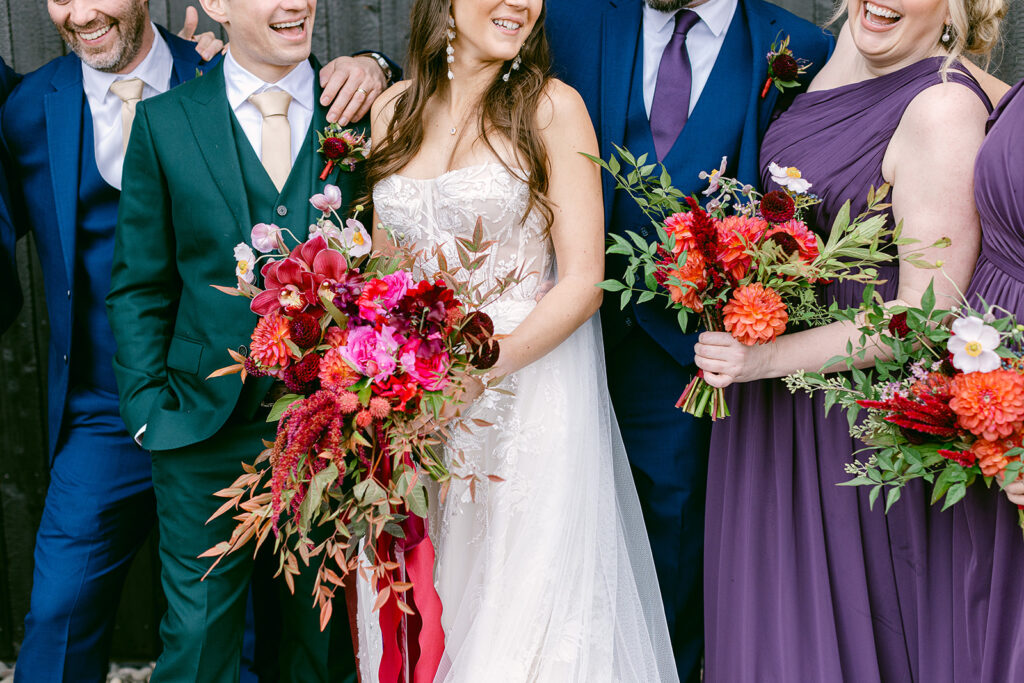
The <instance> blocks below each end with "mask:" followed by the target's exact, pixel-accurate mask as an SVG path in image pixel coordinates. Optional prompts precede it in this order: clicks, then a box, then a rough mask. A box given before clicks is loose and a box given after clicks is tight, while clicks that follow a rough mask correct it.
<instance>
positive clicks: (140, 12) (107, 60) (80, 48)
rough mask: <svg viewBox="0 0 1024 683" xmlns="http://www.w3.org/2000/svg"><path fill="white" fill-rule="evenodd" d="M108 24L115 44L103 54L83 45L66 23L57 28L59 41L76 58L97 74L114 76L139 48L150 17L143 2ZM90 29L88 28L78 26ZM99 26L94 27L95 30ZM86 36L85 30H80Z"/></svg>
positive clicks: (86, 27) (126, 10) (137, 3)
mask: <svg viewBox="0 0 1024 683" xmlns="http://www.w3.org/2000/svg"><path fill="white" fill-rule="evenodd" d="M108 18H109V19H112V20H113V21H112V22H111V24H112V25H111V28H110V30H111V31H114V30H116V31H117V42H116V43H115V44H114V46H113V47H112V48H110V49H108V50H105V51H103V52H99V53H97V52H94V51H91V50H90V49H89V47H88V46H86V45H83V44H82V41H81V39H80V38H79V37H78V33H77V32H76V30H74V29H73V28H72V27H71V26H69V25H68V23H65V24H64V25H63V26H58V27H57V30H58V31H59V32H60V35H61V38H63V39H64V42H65V43H67V44H68V46H69V47H70V48H71V49H72V50H73V51H74V53H75V54H76V55H78V57H79V59H81V60H82V61H83V62H85V63H86V64H88V65H89V66H91V67H92V68H94V69H96V70H98V71H107V72H110V73H116V72H118V71H121V70H122V69H124V68H125V67H126V66H128V65H129V64H131V63H132V61H133V60H134V59H135V57H136V56H137V55H138V54H139V50H140V49H142V41H143V36H144V35H145V32H146V22H147V21H149V18H148V16H147V13H146V5H145V3H143V2H134V1H133V2H130V3H128V5H127V7H126V9H125V13H124V16H122V17H118V18H114V17H108ZM81 28H84V29H89V28H91V27H89V26H85V27H81ZM98 28H99V26H97V27H96V29H93V30H97V29H98ZM82 32H83V33H89V31H88V30H85V31H82Z"/></svg>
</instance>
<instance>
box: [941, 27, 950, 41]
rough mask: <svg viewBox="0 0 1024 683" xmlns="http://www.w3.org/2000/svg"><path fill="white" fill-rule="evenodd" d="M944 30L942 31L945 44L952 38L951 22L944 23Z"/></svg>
mask: <svg viewBox="0 0 1024 683" xmlns="http://www.w3.org/2000/svg"><path fill="white" fill-rule="evenodd" d="M942 31H943V32H942V42H943V43H944V44H945V43H948V42H949V41H950V39H951V38H952V36H950V35H949V24H946V25H944V26H943V27H942Z"/></svg>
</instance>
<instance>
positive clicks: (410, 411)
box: [204, 186, 511, 657]
mask: <svg viewBox="0 0 1024 683" xmlns="http://www.w3.org/2000/svg"><path fill="white" fill-rule="evenodd" d="M311 202H312V203H313V205H314V206H316V207H317V208H319V209H321V210H322V211H323V212H324V213H323V217H322V218H321V219H320V220H319V221H318V223H317V225H316V226H315V229H314V230H312V232H311V234H310V237H309V239H307V240H305V241H300V240H298V239H296V238H294V236H291V234H290V233H288V232H287V231H286V230H282V229H279V228H277V227H276V226H273V225H265V224H260V225H256V226H255V227H254V228H253V230H252V245H253V246H254V247H255V248H256V249H257V250H259V251H261V252H265V255H264V256H261V257H259V258H258V259H257V257H256V256H255V253H254V252H253V251H252V249H251V248H249V247H248V246H247V245H245V244H240V245H239V246H238V247H236V248H235V256H236V259H237V261H238V268H237V271H236V272H237V274H238V282H237V285H236V286H235V287H231V288H229V287H218V289H220V290H221V291H224V292H225V293H227V294H231V295H235V296H245V297H249V298H251V299H252V302H251V304H250V308H251V309H252V311H253V312H255V313H256V314H257V315H258V316H259V321H258V323H257V324H256V327H255V329H254V330H253V332H252V336H251V340H250V344H249V348H248V351H247V352H245V349H242V351H243V352H241V353H240V352H235V351H229V353H231V355H232V357H233V358H234V360H235V361H236V364H235V365H232V366H230V367H227V368H224V369H222V370H219V371H217V372H215V373H214V374H213V375H211V376H221V375H227V374H232V373H240V374H241V376H242V379H243V381H244V380H245V378H246V377H247V376H248V377H256V378H260V377H269V378H273V379H274V383H273V384H274V388H273V389H271V395H273V396H276V401H275V402H274V403H273V407H272V408H271V409H270V414H269V416H268V418H267V419H268V421H276V422H277V437H276V439H275V440H274V441H273V443H265V449H264V450H263V452H262V453H261V454H260V455H259V457H258V458H256V461H255V463H254V464H253V465H249V464H244V465H243V470H244V471H243V472H242V473H241V474H240V476H239V477H238V479H237V480H236V481H235V482H234V483H233V484H232V485H231V486H230V487H228V488H226V489H224V490H222V491H219V492H217V493H216V494H215V495H217V496H219V497H221V498H226V499H227V500H226V502H225V503H224V504H223V505H222V506H221V508H220V509H219V510H218V511H217V512H216V513H215V514H214V515H213V517H217V516H219V515H223V514H228V513H231V514H235V517H234V519H235V520H236V521H237V525H236V527H235V529H234V531H233V533H232V535H231V538H230V539H227V540H225V541H223V542H221V543H219V544H217V545H216V546H215V547H213V548H211V549H210V550H208V551H207V552H206V553H204V556H208V557H214V558H217V560H218V561H219V559H220V558H221V557H223V556H224V555H226V554H228V553H231V552H234V551H236V550H238V549H239V548H240V547H242V546H243V545H245V544H246V543H247V542H248V541H250V540H252V539H255V541H256V548H257V549H258V548H259V547H260V545H262V544H263V543H264V542H265V541H266V540H267V539H268V538H269V537H270V536H271V534H273V537H274V544H275V550H276V552H277V554H278V556H279V558H280V569H279V572H280V573H282V574H283V575H284V579H285V581H286V582H287V584H288V586H289V588H290V589H292V590H294V576H295V575H296V574H298V573H299V562H300V561H301V562H302V563H303V564H304V565H307V566H308V565H309V564H310V563H317V564H318V572H317V577H316V589H315V590H316V596H315V597H316V600H317V604H318V605H319V608H320V615H321V626H322V627H323V626H325V625H326V623H327V622H328V620H329V619H330V617H331V613H332V607H331V606H332V599H333V597H334V595H335V590H336V588H338V587H343V586H344V583H345V579H346V578H347V576H348V575H349V574H351V573H352V572H355V571H360V572H368V574H369V579H370V581H371V583H372V584H373V586H374V587H375V589H376V591H377V595H378V599H377V603H376V606H375V609H378V610H380V613H381V617H380V618H381V625H382V629H383V632H384V634H385V640H386V641H387V638H388V634H390V635H391V636H394V637H395V638H397V636H396V634H397V631H398V629H399V628H401V622H402V618H401V615H402V613H405V614H414V610H413V608H412V607H411V606H410V602H411V601H410V600H409V596H411V597H412V602H414V603H415V605H416V609H417V610H418V611H419V615H418V622H417V623H420V624H422V626H421V628H422V629H423V630H424V632H426V630H427V629H434V631H433V632H432V633H431V634H429V636H428V639H429V638H439V639H442V640H441V641H440V642H443V636H442V635H441V630H440V603H439V600H438V597H437V594H436V592H435V591H434V587H433V560H434V549H433V546H432V544H431V542H430V539H429V536H428V535H427V530H426V525H425V520H424V517H425V516H426V515H427V509H428V497H427V489H426V488H425V487H424V476H429V477H430V478H431V479H434V480H436V481H438V482H444V481H446V479H447V478H448V476H449V475H448V472H447V470H446V468H445V466H444V464H443V463H442V462H441V461H440V460H439V459H438V458H437V457H436V456H435V452H434V449H435V447H436V446H437V445H438V441H437V436H436V435H429V434H427V431H428V430H427V429H425V428H424V424H425V423H428V424H429V423H430V422H431V421H432V420H435V419H437V418H438V417H439V416H441V415H442V413H443V412H444V411H445V409H446V407H450V406H454V405H457V404H458V402H459V398H458V397H459V394H460V391H461V387H462V386H463V384H464V382H465V380H466V378H467V377H468V376H470V375H471V374H474V373H476V374H479V372H480V371H483V370H485V369H487V368H490V367H491V366H492V365H493V364H494V363H495V361H496V360H497V357H498V353H499V347H498V344H497V341H496V340H495V338H494V334H493V324H492V322H491V320H490V318H489V317H488V316H487V314H486V313H484V312H482V311H481V310H480V307H481V306H482V305H484V303H486V302H487V301H488V300H489V299H490V298H492V297H494V296H496V295H497V294H500V291H497V290H492V291H489V292H481V291H479V289H475V288H472V287H470V286H469V285H467V284H465V283H464V282H462V281H461V280H460V279H459V277H460V271H467V272H472V271H473V270H475V269H476V268H478V267H479V266H480V265H481V263H482V260H483V258H485V252H486V251H487V250H488V249H489V247H490V244H489V243H487V242H484V241H483V239H482V230H481V229H480V227H479V225H478V227H477V231H476V234H475V235H474V237H473V239H471V240H470V239H460V241H459V244H458V250H459V256H460V261H461V263H462V265H461V266H459V267H458V268H456V269H449V268H448V266H447V264H446V263H445V264H443V265H441V266H440V268H442V269H443V270H442V271H441V272H439V273H438V275H437V277H436V278H432V279H417V278H415V277H414V276H413V275H412V273H411V272H410V270H409V269H408V267H406V266H407V264H409V263H411V262H412V261H411V259H412V256H411V255H409V254H404V255H403V254H401V253H400V252H398V251H397V248H396V250H395V254H396V255H393V256H391V257H377V258H368V255H369V252H370V236H369V234H367V232H366V230H365V229H364V228H363V226H362V224H361V223H359V221H357V220H355V219H349V220H347V221H342V220H341V219H340V217H338V216H337V213H336V212H337V211H338V210H339V209H340V207H341V195H340V191H338V189H337V188H336V187H333V186H328V187H327V189H326V190H325V193H324V194H321V195H316V196H314V197H313V198H312V199H311ZM286 237H290V238H291V240H290V241H292V242H298V244H297V245H296V246H294V247H293V248H291V249H289V248H288V247H287V246H286ZM258 261H263V264H262V266H261V268H260V273H261V276H262V278H261V280H262V281H261V284H262V287H259V286H257V284H256V278H255V275H254V273H255V270H256V265H257V262H258ZM438 261H439V263H443V261H441V260H440V259H439V260H438ZM465 279H468V278H465ZM509 284H511V281H510V282H509V283H506V284H505V285H504V286H509ZM498 289H499V290H500V286H499V287H498ZM430 431H432V430H430ZM263 463H266V464H267V466H265V467H259V465H261V464H263ZM214 565H216V561H215V562H214ZM211 569H212V567H211ZM423 654H424V655H425V654H426V653H423ZM436 655H437V656H438V657H439V656H440V651H438V652H437V653H436Z"/></svg>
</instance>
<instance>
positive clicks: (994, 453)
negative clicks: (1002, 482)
mask: <svg viewBox="0 0 1024 683" xmlns="http://www.w3.org/2000/svg"><path fill="white" fill-rule="evenodd" d="M1011 448H1013V442H1012V441H1010V440H1008V439H999V440H998V441H988V440H986V439H978V440H977V441H975V442H974V443H973V444H971V454H972V455H974V456H975V457H976V458H977V459H978V461H977V462H978V467H980V468H981V473H982V474H984V475H985V476H986V477H994V476H995V475H997V474H999V473H1000V472H1002V471H1003V470H1005V469H1006V466H1007V465H1008V464H1009V463H1010V458H1007V457H1006V452H1007V451H1008V450H1010V449H1011Z"/></svg>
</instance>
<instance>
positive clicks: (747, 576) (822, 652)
mask: <svg viewBox="0 0 1024 683" xmlns="http://www.w3.org/2000/svg"><path fill="white" fill-rule="evenodd" d="M941 61H942V60H941V59H938V58H934V59H927V60H923V61H921V62H918V63H916V64H913V65H910V66H908V67H906V68H904V69H901V70H899V71H896V72H893V73H890V74H886V75H884V76H880V77H877V78H873V79H869V80H867V81H863V82H860V83H855V84H851V85H847V86H842V87H839V88H834V89H831V90H823V91H815V92H810V93H804V94H801V95H798V96H797V97H796V98H795V99H794V101H793V103H792V105H791V106H790V108H789V109H788V110H787V111H785V112H784V113H783V114H781V115H780V116H779V117H778V118H777V119H776V120H775V122H774V123H773V124H772V125H771V127H770V128H769V130H768V133H767V134H766V135H765V139H764V142H763V144H762V146H761V167H762V177H763V181H764V188H765V189H766V190H769V189H776V188H775V185H774V184H773V183H771V180H770V175H769V174H768V171H767V169H768V165H769V164H770V163H771V162H775V163H777V164H779V165H780V166H795V167H797V168H798V169H799V170H800V171H801V172H802V174H803V177H804V178H806V179H807V180H809V181H810V182H811V183H812V188H811V192H813V193H815V194H817V195H818V196H820V197H821V198H822V202H821V204H819V205H817V206H816V207H814V210H813V212H812V215H811V216H810V221H809V222H810V225H811V227H812V228H813V229H815V230H816V231H818V232H819V234H821V235H823V236H825V235H827V233H828V230H829V229H830V228H831V226H832V221H833V219H834V217H835V216H836V214H837V213H838V211H839V209H840V207H841V206H842V204H843V202H844V201H845V200H847V199H849V200H851V201H852V213H853V215H857V214H858V213H860V212H861V211H863V210H864V209H865V208H866V203H867V201H866V200H867V193H868V189H869V187H871V186H875V187H879V186H880V185H882V183H883V182H884V180H883V178H882V170H881V167H882V157H883V156H884V155H885V150H886V147H887V146H888V143H889V140H890V138H891V137H892V135H893V133H894V132H895V131H896V127H897V125H898V124H899V122H900V119H901V117H902V116H903V112H904V110H905V109H906V107H907V105H908V104H909V103H910V101H911V100H913V99H914V97H916V96H917V95H918V94H919V93H920V92H921V91H923V90H924V89H926V88H928V87H930V86H933V85H936V84H938V83H940V82H941V77H940V75H939V67H940V65H941ZM950 80H953V81H956V82H958V83H961V84H963V85H965V86H966V87H969V88H970V89H971V90H972V91H974V92H976V93H977V94H978V96H979V97H981V98H982V99H983V100H985V102H986V103H987V102H988V100H987V98H985V96H984V94H983V92H982V91H981V88H980V87H979V86H978V84H977V83H976V82H975V81H974V80H973V79H971V78H970V77H969V76H965V75H964V74H962V73H961V72H959V71H956V72H953V71H951V73H950ZM890 218H891V216H890ZM897 275H898V273H897V269H896V267H895V266H893V267H890V268H886V269H885V270H884V272H883V273H882V274H881V277H882V278H885V279H887V280H888V282H887V283H886V284H884V285H882V286H881V287H880V293H881V294H882V295H883V296H884V297H886V298H887V299H890V298H893V297H894V295H895V294H896V288H897V281H896V279H897ZM862 291H863V290H862V287H861V286H859V285H857V284H855V283H838V284H831V285H823V286H821V289H820V296H821V299H822V300H823V301H824V302H826V303H827V302H833V301H834V302H838V303H839V305H841V306H856V305H858V304H859V303H860V301H861V294H862ZM728 402H729V408H730V410H731V411H732V417H730V418H728V419H726V420H722V421H719V422H716V423H715V425H714V428H713V430H712V437H711V453H710V460H709V472H708V489H707V517H706V523H705V548H706V551H705V552H706V558H705V638H706V641H707V646H706V660H705V679H704V680H705V681H708V682H710V683H747V682H757V683H768V682H778V683H793V682H798V681H799V682H803V681H808V682H809V681H814V682H816V683H817V682H832V681H836V682H840V681H850V682H855V683H872V682H876V681H884V682H885V683H890V682H901V683H902V682H904V681H907V682H910V681H927V682H928V683H941V682H943V681H951V680H952V671H953V667H952V664H953V657H954V652H953V647H952V646H953V634H952V628H953V627H952V611H953V605H952V602H951V600H949V598H948V597H944V596H948V594H949V591H950V588H951V585H952V559H951V549H950V546H951V537H952V526H953V520H952V515H951V514H950V513H948V512H947V513H945V514H940V512H939V508H938V507H934V508H933V507H929V506H928V504H927V498H926V493H927V492H926V491H925V489H924V487H923V486H920V487H914V486H911V487H907V489H906V490H905V492H904V493H903V497H902V499H901V500H900V501H899V502H898V503H897V504H896V505H895V506H893V509H892V510H891V511H890V512H889V514H888V515H885V514H883V510H882V507H883V505H882V504H883V502H884V501H883V500H880V501H879V502H878V504H877V505H876V508H875V509H874V510H871V509H869V506H868V490H867V489H865V488H850V487H840V486H837V485H836V484H838V483H839V482H842V481H846V480H848V479H849V478H850V476H849V475H848V474H846V473H845V472H844V470H843V466H844V465H845V464H847V463H849V462H851V461H852V460H853V457H854V456H853V453H854V451H855V450H857V449H858V448H859V445H858V444H857V443H856V442H855V441H854V440H853V439H852V438H851V437H850V436H849V429H848V423H847V420H846V415H845V413H843V412H842V411H839V410H834V411H833V412H832V413H830V414H829V415H828V417H826V416H825V411H824V406H823V399H822V397H821V396H815V397H808V396H807V395H806V394H799V395H793V394H790V393H789V391H788V390H787V389H786V387H785V386H784V385H783V383H782V382H781V381H780V380H763V381H757V382H750V383H745V384H740V385H736V386H734V387H731V389H730V392H729V393H728Z"/></svg>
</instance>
